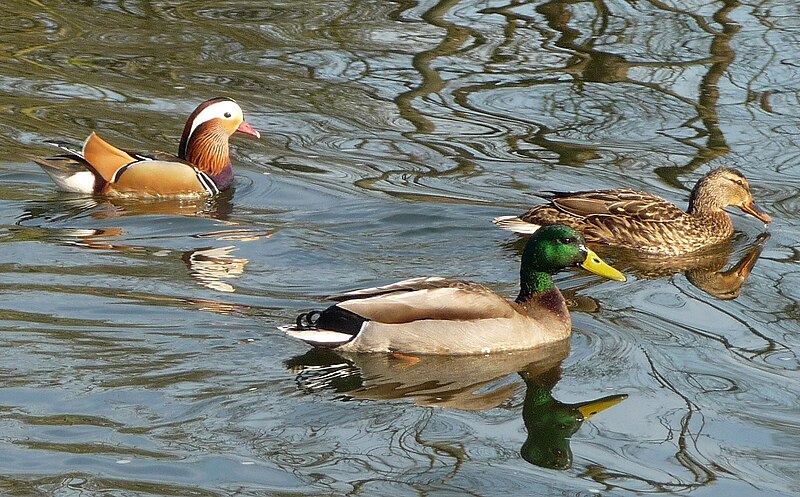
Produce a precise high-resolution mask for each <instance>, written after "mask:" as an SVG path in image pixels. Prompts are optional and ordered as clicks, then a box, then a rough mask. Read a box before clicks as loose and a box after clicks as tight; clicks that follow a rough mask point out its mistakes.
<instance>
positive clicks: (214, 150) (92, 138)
mask: <svg viewBox="0 0 800 497" xmlns="http://www.w3.org/2000/svg"><path fill="white" fill-rule="evenodd" d="M237 131H238V132H240V133H244V134H246V135H251V136H255V137H256V138H259V136H260V135H259V133H258V131H256V130H255V129H254V128H253V127H252V126H250V125H249V124H248V123H247V121H245V120H244V116H243V114H242V109H241V108H240V107H239V105H238V104H237V103H236V102H234V101H233V100H231V99H230V98H212V99H211V100H207V101H205V102H203V103H202V104H200V105H199V106H198V107H197V109H195V111H194V112H192V114H191V115H190V116H189V119H188V120H187V121H186V126H185V127H184V129H183V136H181V142H180V146H179V148H178V155H172V154H167V153H164V152H130V151H125V150H122V149H119V148H117V147H115V146H113V145H111V144H110V143H108V142H106V141H105V140H103V139H101V138H100V137H99V136H97V135H96V134H95V133H92V134H91V135H89V138H87V139H86V141H85V142H84V143H83V147H82V149H81V150H80V151H78V150H72V149H71V148H69V146H66V145H63V144H59V143H55V144H56V145H57V146H59V147H60V148H62V149H63V150H66V151H67V153H66V154H63V155H58V156H56V157H48V158H38V159H34V160H35V162H36V163H37V164H39V165H40V166H42V169H44V171H45V172H46V173H47V174H48V175H49V176H50V178H51V179H52V180H53V181H54V182H55V183H56V185H58V187H59V188H61V189H62V190H65V191H69V192H75V193H86V194H100V195H122V196H159V197H186V196H199V195H213V194H216V193H219V192H221V191H223V190H226V189H227V188H229V187H230V186H231V185H232V184H233V168H232V166H231V159H230V156H229V155H228V138H229V137H230V136H231V135H232V134H233V133H235V132H237Z"/></svg>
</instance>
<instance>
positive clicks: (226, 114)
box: [223, 112, 231, 119]
mask: <svg viewBox="0 0 800 497" xmlns="http://www.w3.org/2000/svg"><path fill="white" fill-rule="evenodd" d="M223 116H225V118H226V119H230V117H231V113H230V112H226V113H225V114H223Z"/></svg>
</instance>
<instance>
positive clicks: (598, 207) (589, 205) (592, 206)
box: [528, 189, 686, 222]
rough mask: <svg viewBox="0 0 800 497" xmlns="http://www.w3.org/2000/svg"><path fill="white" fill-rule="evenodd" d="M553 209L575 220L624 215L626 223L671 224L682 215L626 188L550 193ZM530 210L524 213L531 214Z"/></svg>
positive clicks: (654, 198) (658, 200) (660, 201)
mask: <svg viewBox="0 0 800 497" xmlns="http://www.w3.org/2000/svg"><path fill="white" fill-rule="evenodd" d="M550 202H551V204H550V205H552V206H553V207H555V208H556V209H558V210H559V211H561V212H563V213H565V214H570V215H572V216H576V217H582V218H589V217H592V216H624V217H626V218H629V219H630V221H632V222H636V221H651V222H671V221H675V220H677V219H681V218H682V217H683V216H685V215H686V213H685V212H684V211H683V210H681V209H680V208H678V207H677V206H675V205H674V204H672V203H670V202H667V201H666V200H664V199H663V198H661V197H657V196H655V195H651V194H649V193H645V192H639V191H635V190H628V189H617V190H597V191H585V192H572V193H553V194H552V195H551V196H550ZM537 209H538V208H536V207H534V208H533V209H531V210H530V211H529V212H528V213H529V214H532V213H533V212H534V211H536V210H537Z"/></svg>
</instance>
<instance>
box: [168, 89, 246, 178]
mask: <svg viewBox="0 0 800 497" xmlns="http://www.w3.org/2000/svg"><path fill="white" fill-rule="evenodd" d="M237 132H239V133H244V134H246V135H250V136H254V137H256V138H260V137H261V135H260V134H259V132H258V131H256V129H255V128H253V127H252V126H250V124H248V122H247V121H245V119H244V114H243V113H242V109H241V107H239V104H237V103H236V102H235V101H234V100H233V99H230V98H224V97H222V98H212V99H210V100H206V101H205V102H203V103H202V104H200V105H199V106H198V107H197V108H196V109H195V110H194V112H192V113H191V115H189V119H188V120H187V121H186V126H184V128H183V135H182V136H181V143H180V146H179V148H178V156H179V157H180V158H181V159H183V160H185V161H188V162H191V163H192V164H193V165H195V166H196V167H197V168H198V169H200V170H201V171H203V172H205V173H207V174H209V175H210V176H212V177H214V176H217V175H219V174H221V173H222V172H223V171H225V170H226V169H227V168H229V167H230V165H231V161H230V156H229V152H228V139H229V138H230V136H231V135H233V134H234V133H237Z"/></svg>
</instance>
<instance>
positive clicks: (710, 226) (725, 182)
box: [494, 168, 772, 256]
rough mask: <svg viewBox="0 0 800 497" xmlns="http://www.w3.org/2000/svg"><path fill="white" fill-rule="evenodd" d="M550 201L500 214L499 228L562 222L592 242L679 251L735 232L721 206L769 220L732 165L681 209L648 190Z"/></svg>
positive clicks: (528, 229) (530, 228)
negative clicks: (523, 210) (515, 212)
mask: <svg viewBox="0 0 800 497" xmlns="http://www.w3.org/2000/svg"><path fill="white" fill-rule="evenodd" d="M549 193H551V195H549V196H547V197H544V198H547V199H548V200H550V203H548V204H545V205H541V206H538V207H534V208H532V209H531V210H529V211H528V212H526V213H525V214H522V215H521V216H502V217H498V218H495V220H494V222H495V224H497V225H498V226H500V227H501V228H503V229H507V230H511V231H516V232H518V233H533V232H535V231H536V230H538V229H539V227H541V226H545V225H548V224H554V223H561V224H566V225H568V226H571V227H573V228H575V229H577V230H579V231H581V232H582V233H583V235H584V236H585V237H586V240H587V241H589V242H592V243H605V244H608V245H615V246H620V247H626V248H630V249H633V250H638V251H641V252H647V253H651V254H663V255H671V256H672V255H680V254H686V253H689V252H694V251H696V250H700V249H702V248H705V247H708V246H711V245H715V244H717V243H720V242H723V241H725V240H727V239H729V238H730V237H731V235H733V223H732V222H731V218H730V217H729V216H728V214H727V213H726V212H725V210H724V209H725V207H727V206H729V205H734V206H736V207H739V208H740V209H741V210H743V211H744V212H746V213H748V214H750V215H752V216H755V217H756V218H758V219H760V220H761V221H763V222H764V223H769V222H770V221H771V220H772V218H770V217H769V215H767V214H766V213H765V212H764V211H762V210H761V209H760V208H759V207H758V206H757V205H756V204H755V202H754V201H753V197H752V195H751V194H750V185H748V183H747V179H745V177H744V176H743V175H742V173H740V172H739V171H737V170H735V169H730V168H719V169H714V170H713V171H711V172H709V173H708V174H706V175H705V176H703V177H702V178H701V179H700V181H698V182H697V184H696V185H695V187H694V189H693V190H692V193H691V195H690V196H689V209H688V210H687V211H686V212H684V211H682V210H681V209H680V208H678V207H676V206H675V205H674V204H672V203H670V202H668V201H666V200H664V199H663V198H661V197H657V196H655V195H651V194H649V193H644V192H638V191H635V190H628V189H617V190H594V191H583V192H566V193H560V192H549Z"/></svg>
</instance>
